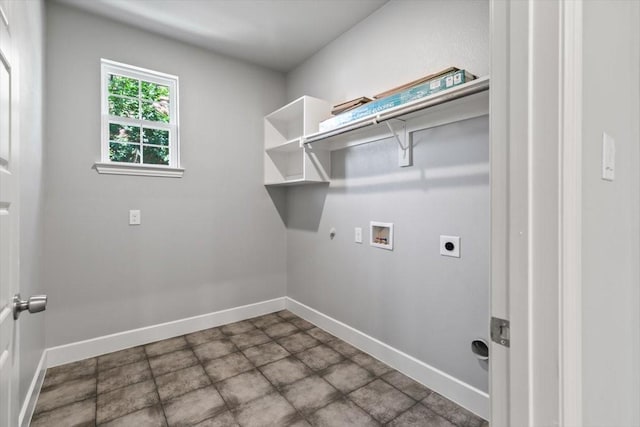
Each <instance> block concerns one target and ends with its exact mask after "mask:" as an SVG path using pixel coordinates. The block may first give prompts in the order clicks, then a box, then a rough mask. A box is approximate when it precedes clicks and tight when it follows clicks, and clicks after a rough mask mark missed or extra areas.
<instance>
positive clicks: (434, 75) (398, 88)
mask: <svg viewBox="0 0 640 427" xmlns="http://www.w3.org/2000/svg"><path fill="white" fill-rule="evenodd" d="M459 70H460V68H457V67H449V68H445V69H444V70H440V71H438V72H435V73H431V74H429V75H427V76H424V77H420V78H419V79H416V80H413V81H410V82H408V83H405V84H402V85H400V86H396V87H394V88H393V89H389V90H385V91H384V92H381V93H379V94H377V95H374V97H373V98H374V99H380V98H386V97H387V96H390V95H393V94H394V93H398V92H402V91H403V90H407V89H409V88H411V87H413V86H417V85H419V84H422V83H425V82H428V81H429V80H433V79H435V78H438V77H442V76H444V75H445V74H451V73H453V72H456V71H459ZM469 80H471V79H469Z"/></svg>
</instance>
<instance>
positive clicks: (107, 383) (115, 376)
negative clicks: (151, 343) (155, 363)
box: [98, 360, 151, 394]
mask: <svg viewBox="0 0 640 427" xmlns="http://www.w3.org/2000/svg"><path fill="white" fill-rule="evenodd" d="M150 379H151V370H150V369H149V363H147V361H146V360H141V361H139V362H134V363H129V364H128V365H123V366H119V367H117V368H112V369H108V370H106V371H100V373H99V374H98V394H100V393H106V392H108V391H111V390H115V389H117V388H120V387H125V386H128V385H131V384H135V383H139V382H141V381H146V380H150Z"/></svg>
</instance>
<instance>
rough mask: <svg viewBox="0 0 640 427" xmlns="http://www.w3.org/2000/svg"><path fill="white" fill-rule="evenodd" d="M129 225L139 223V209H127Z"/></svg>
mask: <svg viewBox="0 0 640 427" xmlns="http://www.w3.org/2000/svg"><path fill="white" fill-rule="evenodd" d="M129 225H140V210H139V209H132V210H130V211H129Z"/></svg>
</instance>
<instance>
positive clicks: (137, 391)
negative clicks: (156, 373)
mask: <svg viewBox="0 0 640 427" xmlns="http://www.w3.org/2000/svg"><path fill="white" fill-rule="evenodd" d="M158 403H159V401H158V393H157V392H156V386H155V384H154V382H153V381H152V380H149V381H144V382H141V383H137V384H133V385H130V386H127V387H123V388H119V389H117V390H114V391H110V392H108V393H104V394H99V395H98V412H97V422H98V424H101V423H104V422H107V421H111V420H114V419H116V418H119V417H121V416H123V415H127V414H130V413H132V412H136V411H138V410H140V409H143V408H147V407H149V406H154V405H156V404H158Z"/></svg>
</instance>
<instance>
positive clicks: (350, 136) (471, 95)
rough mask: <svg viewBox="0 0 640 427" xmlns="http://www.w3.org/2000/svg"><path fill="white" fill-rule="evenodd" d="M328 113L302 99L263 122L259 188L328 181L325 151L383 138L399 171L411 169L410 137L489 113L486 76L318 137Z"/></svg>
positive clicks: (319, 102)
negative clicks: (393, 149)
mask: <svg viewBox="0 0 640 427" xmlns="http://www.w3.org/2000/svg"><path fill="white" fill-rule="evenodd" d="M330 109H331V105H330V104H329V103H328V102H326V101H323V100H321V99H317V98H313V97H310V96H303V97H301V98H298V99H296V100H295V101H293V102H291V103H289V104H287V105H285V106H284V107H282V108H280V109H278V110H276V111H274V112H273V113H271V114H269V115H268V116H266V117H265V119H264V128H265V154H264V159H265V162H264V165H265V171H264V172H265V175H264V176H265V185H299V184H312V183H320V182H329V178H330V175H331V153H330V152H331V151H334V150H340V149H343V148H347V147H352V146H355V145H360V144H366V143H370V142H375V141H380V140H383V139H388V138H394V139H395V140H396V142H397V143H398V164H399V166H403V167H404V166H411V165H412V163H413V158H412V157H413V140H412V138H413V133H414V132H417V131H420V130H424V129H429V128H432V127H435V126H442V125H445V124H448V123H453V122H457V121H461V120H467V119H472V118H474V117H480V116H483V115H487V114H489V76H484V77H481V78H478V79H475V80H472V81H470V82H468V83H464V84H462V85H459V86H455V87H453V88H451V89H448V90H445V91H442V92H438V93H435V94H433V95H430V96H427V97H425V98H421V99H417V100H415V101H412V102H409V103H407V104H404V105H399V106H398V107H395V108H391V109H389V110H385V111H382V112H380V113H376V114H373V115H371V116H367V117H363V118H362V119H360V120H357V121H355V122H352V123H349V124H347V125H345V126H341V127H339V128H336V129H332V130H330V131H325V132H318V125H319V123H320V122H321V121H322V120H324V119H326V118H328V117H329V116H330Z"/></svg>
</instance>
